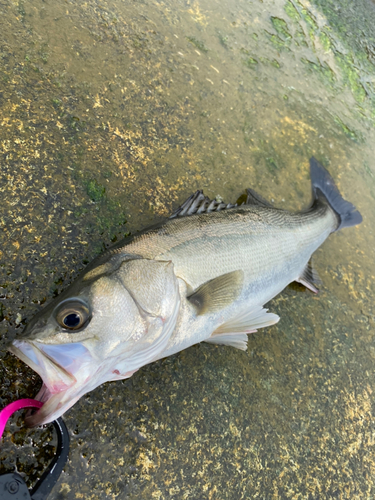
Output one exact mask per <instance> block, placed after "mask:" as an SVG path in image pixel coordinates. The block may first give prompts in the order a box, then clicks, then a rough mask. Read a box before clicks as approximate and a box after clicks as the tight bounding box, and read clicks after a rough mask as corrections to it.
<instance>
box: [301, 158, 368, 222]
mask: <svg viewBox="0 0 375 500" xmlns="http://www.w3.org/2000/svg"><path fill="white" fill-rule="evenodd" d="M310 175H311V186H312V192H313V197H314V200H316V199H318V198H320V197H321V196H323V197H324V198H325V199H326V201H327V203H328V204H329V206H330V207H331V208H332V210H334V212H336V214H337V216H338V218H339V225H338V227H337V229H336V231H338V230H339V229H342V228H343V227H350V226H356V225H357V224H360V223H361V222H362V215H361V214H360V213H359V212H358V210H357V209H356V208H355V206H354V205H352V204H351V203H350V202H349V201H346V200H344V198H343V197H342V196H341V194H340V191H339V190H338V188H337V186H336V184H335V182H334V180H333V179H332V177H331V176H330V175H329V173H328V172H327V170H326V169H325V168H324V167H323V165H321V164H320V163H319V162H318V161H317V160H316V159H315V158H314V157H312V158H311V159H310Z"/></svg>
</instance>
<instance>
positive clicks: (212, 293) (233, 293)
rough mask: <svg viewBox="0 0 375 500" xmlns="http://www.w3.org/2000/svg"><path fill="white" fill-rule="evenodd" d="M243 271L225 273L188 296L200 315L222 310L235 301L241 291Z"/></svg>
mask: <svg viewBox="0 0 375 500" xmlns="http://www.w3.org/2000/svg"><path fill="white" fill-rule="evenodd" d="M242 284H243V272H242V271H233V272H231V273H227V274H223V275H222V276H218V277H217V278H214V279H213V280H210V281H207V282H206V283H204V284H203V285H201V286H200V287H199V288H198V289H197V290H196V291H195V292H194V293H193V294H191V295H190V296H189V297H188V300H189V301H190V303H191V304H193V305H194V306H195V308H196V309H197V313H198V315H201V314H205V313H209V312H216V311H220V310H221V309H223V308H224V307H226V306H229V305H230V304H231V303H232V302H234V301H235V300H236V299H237V298H238V296H239V295H240V293H241V290H242Z"/></svg>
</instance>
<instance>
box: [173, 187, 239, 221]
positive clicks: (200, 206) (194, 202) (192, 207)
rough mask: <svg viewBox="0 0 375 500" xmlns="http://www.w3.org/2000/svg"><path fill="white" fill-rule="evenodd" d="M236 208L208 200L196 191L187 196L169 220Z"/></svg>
mask: <svg viewBox="0 0 375 500" xmlns="http://www.w3.org/2000/svg"><path fill="white" fill-rule="evenodd" d="M236 206H237V205H232V204H231V203H224V202H222V201H217V200H210V199H209V198H208V196H205V195H204V194H203V191H202V190H198V191H196V192H195V193H194V194H192V195H191V196H189V198H188V199H187V200H186V201H185V202H184V203H183V204H182V205H181V206H179V207H178V208H177V210H175V211H174V212H173V214H172V215H171V216H170V217H169V218H170V219H174V218H175V217H185V216H187V215H194V214H203V213H210V212H219V211H220V210H225V209H227V208H234V207H236Z"/></svg>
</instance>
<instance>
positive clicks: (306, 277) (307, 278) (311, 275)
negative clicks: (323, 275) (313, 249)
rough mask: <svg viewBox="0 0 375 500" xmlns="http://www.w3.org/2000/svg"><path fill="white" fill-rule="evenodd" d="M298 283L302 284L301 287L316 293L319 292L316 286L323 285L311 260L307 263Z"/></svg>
mask: <svg viewBox="0 0 375 500" xmlns="http://www.w3.org/2000/svg"><path fill="white" fill-rule="evenodd" d="M296 281H297V282H298V283H301V285H303V286H305V287H306V288H308V289H309V290H311V291H312V292H314V293H318V292H319V289H318V288H317V287H316V285H320V284H321V283H322V280H321V279H320V278H319V275H318V273H317V272H316V271H315V269H314V268H313V265H312V261H311V259H310V260H309V262H308V263H307V265H306V267H305V269H304V270H303V273H302V274H301V276H300V277H299V278H298V279H297V280H296Z"/></svg>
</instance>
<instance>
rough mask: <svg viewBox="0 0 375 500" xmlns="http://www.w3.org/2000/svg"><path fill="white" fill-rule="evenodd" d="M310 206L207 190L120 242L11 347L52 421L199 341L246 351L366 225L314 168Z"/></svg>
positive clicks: (36, 418) (37, 416) (31, 422)
mask: <svg viewBox="0 0 375 500" xmlns="http://www.w3.org/2000/svg"><path fill="white" fill-rule="evenodd" d="M310 176H311V188H312V201H311V203H310V204H309V206H308V207H307V208H306V209H304V210H301V211H298V212H290V211H287V210H283V209H280V208H276V207H274V206H273V205H272V204H271V203H269V202H268V201H267V200H265V199H264V198H263V197H262V196H261V195H259V194H258V193H257V192H256V191H254V190H253V189H250V188H249V189H247V192H246V201H245V202H244V203H242V204H226V203H224V202H222V201H217V200H210V199H209V198H208V197H206V196H205V195H204V194H203V192H202V191H201V190H199V191H197V192H195V193H194V194H193V195H191V196H190V197H189V198H188V199H187V200H186V201H185V202H184V203H183V204H182V205H181V206H179V207H178V209H177V210H175V212H174V213H173V214H172V215H171V216H170V217H169V218H168V219H166V220H164V221H162V222H161V223H159V224H156V225H154V226H152V227H149V228H146V229H144V230H143V231H141V232H139V233H137V234H135V235H133V236H130V237H128V238H125V239H124V240H122V241H120V242H118V243H116V244H115V245H114V246H112V247H111V248H110V249H108V250H107V251H106V252H104V253H103V254H102V255H100V256H98V257H97V258H96V259H94V261H93V262H92V263H91V264H90V265H88V266H87V267H86V268H85V269H84V270H83V272H82V274H81V275H80V276H79V277H78V278H77V279H76V280H75V281H74V282H73V283H72V284H71V285H70V286H69V287H68V288H67V289H66V290H65V291H64V292H63V293H61V294H60V295H59V296H58V297H56V298H55V299H54V300H53V301H52V302H51V303H50V304H49V305H47V306H46V307H45V308H43V309H42V310H41V311H40V312H39V313H38V314H37V315H36V316H35V317H34V318H33V319H32V320H31V321H30V322H29V324H28V325H27V326H26V328H25V330H24V331H23V332H22V334H21V335H20V336H19V337H17V338H16V339H14V340H13V341H12V342H11V343H10V345H9V350H10V352H11V353H13V354H14V355H16V356H18V358H20V359H21V360H22V361H23V362H25V363H26V364H27V365H29V367H31V368H32V369H33V370H34V371H35V372H37V373H38V374H39V375H40V377H41V378H42V380H43V385H42V388H41V389H40V391H39V392H38V394H37V396H36V399H37V400H39V401H42V402H43V403H44V404H43V406H42V407H41V408H40V409H39V410H37V411H36V412H34V413H29V414H28V415H27V417H26V424H27V425H28V426H30V427H33V426H37V425H41V424H44V423H48V422H51V421H53V420H55V419H56V418H58V417H60V416H61V415H62V414H64V413H65V412H66V411H67V410H68V409H69V408H71V407H72V406H73V405H74V403H75V402H77V401H78V400H79V399H80V398H81V397H82V396H83V395H84V394H86V393H87V392H89V391H92V390H93V389H95V388H96V387H98V386H99V385H101V384H103V383H104V382H108V381H115V380H121V379H126V378H129V377H131V376H132V375H133V374H134V373H135V372H136V371H137V370H139V369H140V368H141V367H142V366H145V365H146V364H149V363H151V362H153V361H156V360H158V359H161V358H165V357H167V356H170V355H172V354H175V353H177V352H179V351H181V350H183V349H186V348H188V347H190V346H192V345H194V344H198V343H200V342H208V343H211V344H221V345H226V346H232V347H235V348H237V349H241V350H246V348H247V339H248V334H250V333H253V332H256V331H257V330H258V329H259V328H264V327H267V326H270V325H273V324H275V323H277V322H278V320H279V316H278V315H276V314H274V313H272V312H268V309H267V308H265V307H264V306H265V305H266V304H267V303H268V302H269V301H270V300H271V299H272V298H273V297H275V296H276V295H277V294H279V293H280V292H281V291H282V290H283V289H284V288H285V287H286V286H287V285H288V284H290V283H291V282H294V281H297V282H299V283H301V284H303V285H304V286H306V287H307V288H309V289H310V290H311V291H313V292H317V291H318V288H317V283H318V277H317V273H316V271H315V270H314V268H313V266H312V263H311V257H312V254H313V253H314V251H315V250H316V249H317V248H318V247H320V245H322V243H323V242H324V241H325V240H326V239H327V237H328V236H329V235H330V234H331V233H333V232H336V231H338V230H341V229H343V228H346V227H350V226H356V225H358V224H360V223H361V221H362V216H361V214H360V213H359V211H358V210H357V209H356V208H355V207H354V205H352V204H351V203H350V202H348V201H346V200H344V198H343V197H342V196H341V194H340V192H339V190H338V188H337V186H336V185H335V183H334V181H333V179H332V177H331V176H330V174H329V173H328V171H327V170H326V169H325V168H324V167H323V166H322V165H321V164H320V163H319V162H318V161H317V160H316V159H315V158H311V159H310Z"/></svg>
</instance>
